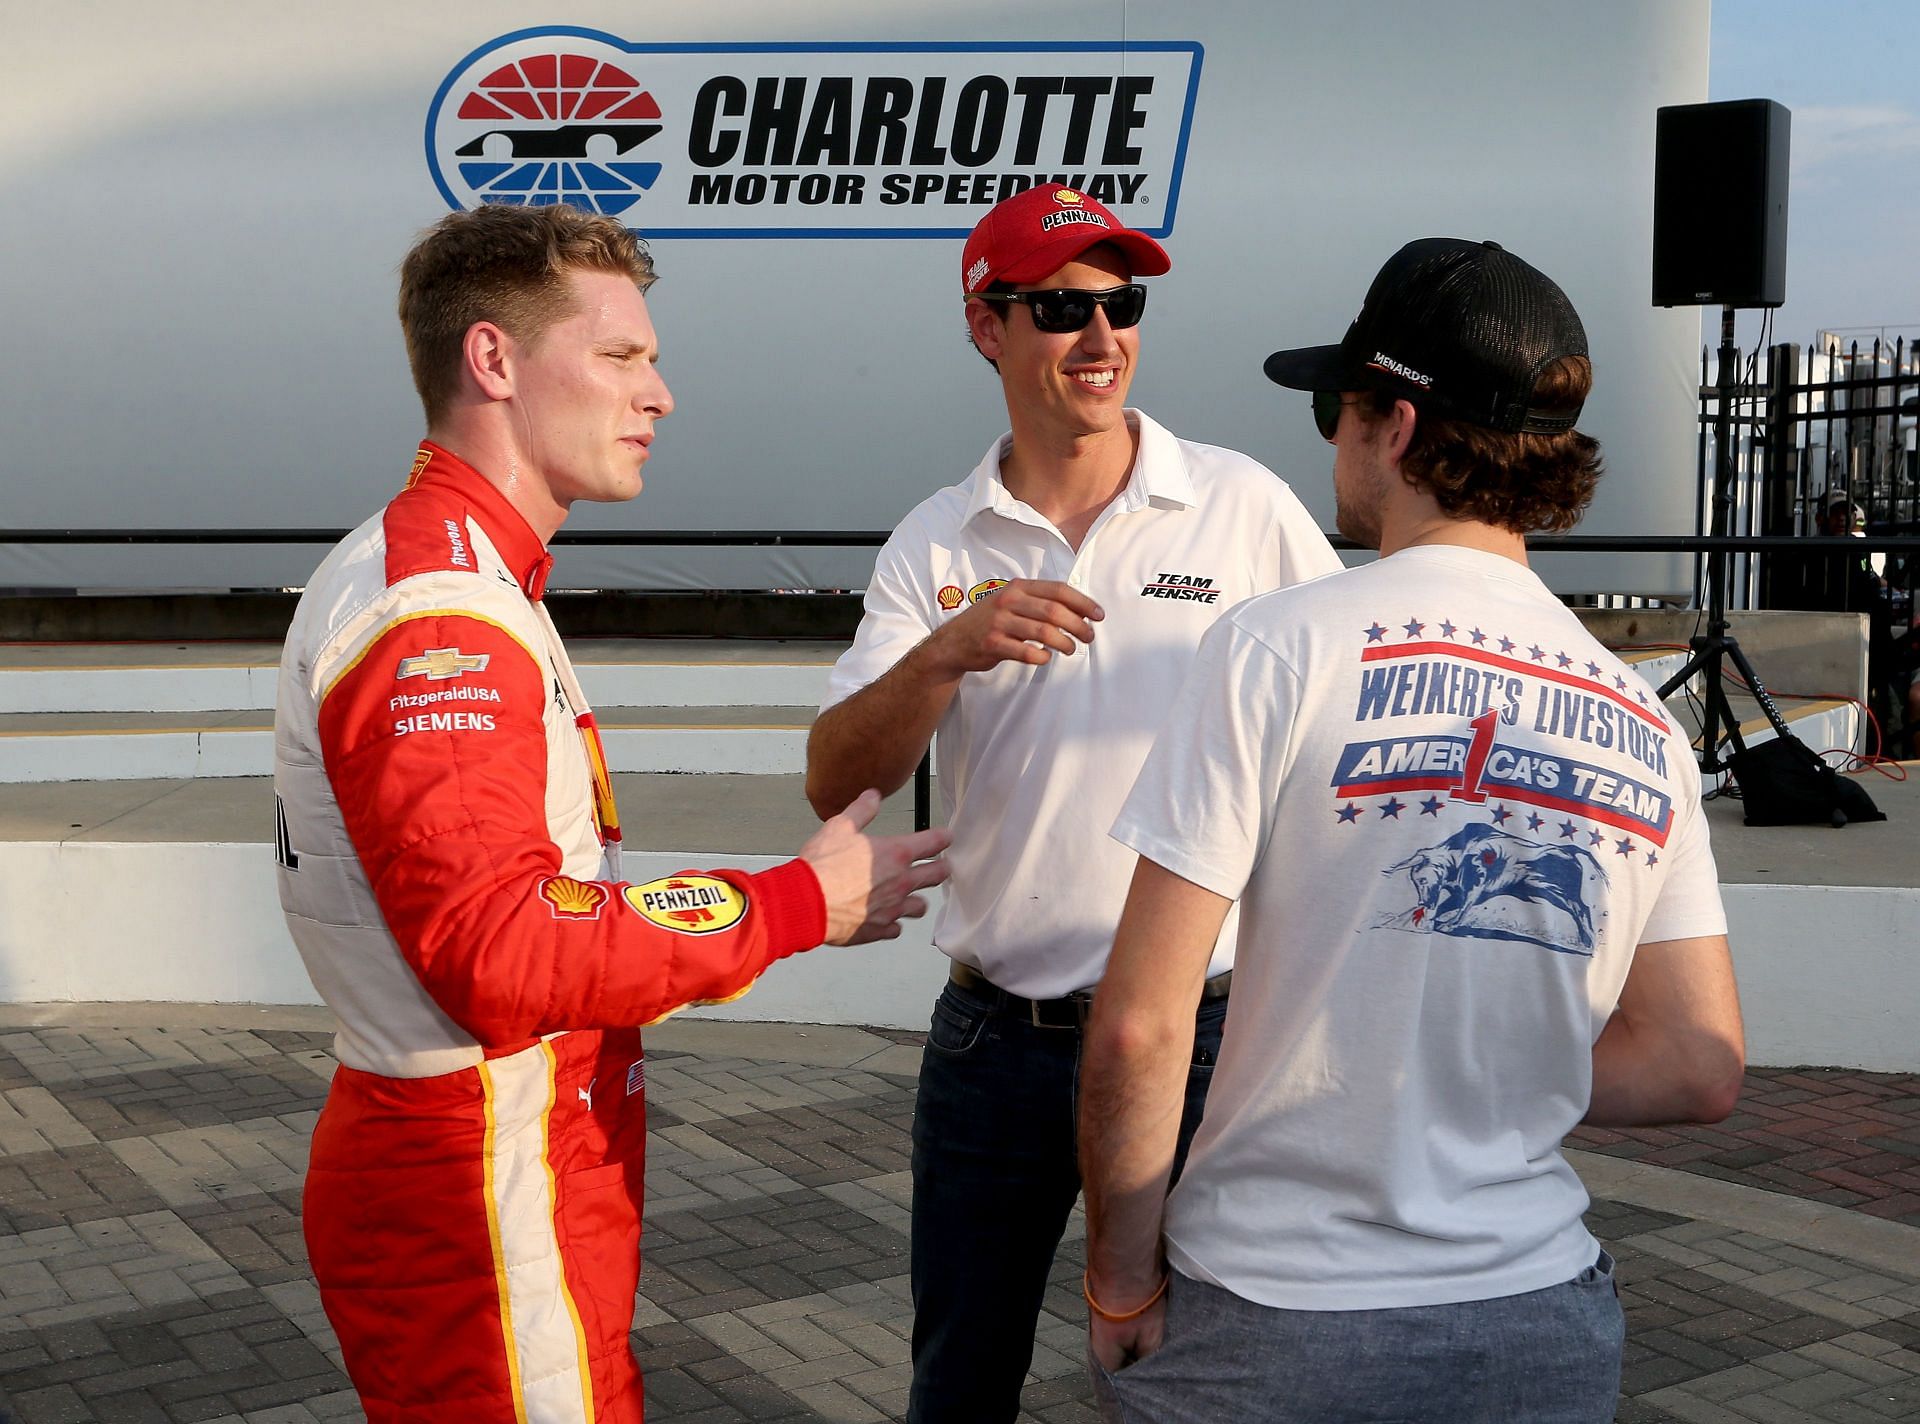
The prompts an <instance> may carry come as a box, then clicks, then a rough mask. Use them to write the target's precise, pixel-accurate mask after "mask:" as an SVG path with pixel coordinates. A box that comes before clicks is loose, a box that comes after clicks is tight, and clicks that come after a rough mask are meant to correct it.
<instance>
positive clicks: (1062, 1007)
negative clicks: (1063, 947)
mask: <svg viewBox="0 0 1920 1424" xmlns="http://www.w3.org/2000/svg"><path fill="white" fill-rule="evenodd" d="M947 978H948V979H949V980H950V981H951V982H952V983H953V984H954V986H955V987H956V988H960V989H964V990H966V991H967V992H968V993H969V994H972V995H973V996H974V997H975V998H979V999H984V1000H986V1001H987V1002H988V1003H990V1004H992V1005H993V1007H994V1010H995V1012H997V1013H1010V1014H1012V1015H1013V1016H1014V1017H1015V1018H1022V1019H1025V1020H1026V1021H1027V1022H1028V1023H1030V1024H1032V1025H1033V1026H1034V1027H1035V1028H1082V1027H1084V1026H1085V1025H1086V1022H1087V1014H1088V1012H1089V1011H1090V1010H1091V1009H1092V1008H1093V990H1091V989H1077V990H1075V991H1074V992H1073V993H1071V994H1068V995H1066V996H1065V997H1064V998H1059V999H1023V998H1021V997H1020V996H1019V995H1018V994H1009V993H1008V992H1007V991H1006V990H1005V989H1002V988H1001V987H1000V986H999V985H998V984H995V983H994V982H993V981H992V980H990V979H988V978H987V976H986V975H984V974H982V973H981V972H980V971H979V970H978V969H975V968H974V967H973V966H972V965H971V964H962V963H961V962H960V961H959V960H957V959H956V960H954V961H952V964H951V967H950V968H949V969H948V971H947ZM1232 987H1233V971H1232V970H1231V969H1229V970H1227V971H1226V972H1225V973H1221V974H1216V975H1214V976H1213V978H1211V979H1209V980H1207V982H1206V983H1205V984H1203V985H1201V986H1200V1002H1201V1003H1203V1004H1205V1003H1210V1002H1212V1001H1213V1000H1215V999H1224V998H1226V997H1227V991H1228V990H1229V989H1231V988H1232Z"/></svg>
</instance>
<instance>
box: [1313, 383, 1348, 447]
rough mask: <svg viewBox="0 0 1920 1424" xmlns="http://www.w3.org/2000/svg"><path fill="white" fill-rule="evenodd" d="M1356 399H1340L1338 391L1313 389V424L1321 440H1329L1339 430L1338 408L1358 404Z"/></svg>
mask: <svg viewBox="0 0 1920 1424" xmlns="http://www.w3.org/2000/svg"><path fill="white" fill-rule="evenodd" d="M1358 404H1359V402H1358V401H1350V400H1343V399H1341V396H1340V392H1338V391H1315V392H1314V393H1313V424H1314V428H1315V429H1316V430H1318V431H1319V432H1320V438H1321V439H1322V440H1331V439H1333V437H1334V436H1335V435H1336V434H1338V433H1339V430H1340V408H1341V407H1342V406H1347V405H1358Z"/></svg>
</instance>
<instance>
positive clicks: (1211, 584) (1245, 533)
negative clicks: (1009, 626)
mask: <svg viewBox="0 0 1920 1424" xmlns="http://www.w3.org/2000/svg"><path fill="white" fill-rule="evenodd" d="M1127 420H1128V422H1129V424H1130V425H1132V427H1133V428H1134V429H1135V431H1137V433H1138V435H1139V452H1138V455H1137V457H1136V459H1135V461H1134V467H1133V473H1132V475H1131V476H1130V477H1129V479H1128V481H1127V486H1126V489H1125V490H1123V491H1122V492H1121V494H1120V495H1119V496H1118V497H1117V498H1116V499H1115V500H1114V501H1113V502H1112V503H1111V504H1109V505H1108V506H1107V507H1106V508H1105V509H1104V510H1102V511H1101V512H1100V515H1099V517H1098V518H1097V519H1095V521H1094V523H1093V527H1092V528H1091V529H1090V530H1089V531H1088V532H1087V536H1086V538H1085V539H1084V540H1082V541H1081V545H1080V548H1079V550H1078V551H1076V550H1074V549H1073V548H1072V547H1071V546H1069V544H1068V543H1067V541H1066V539H1065V538H1064V537H1063V536H1062V535H1061V533H1060V531H1059V530H1057V529H1056V528H1054V526H1053V524H1052V523H1051V522H1050V521H1048V520H1047V519H1045V518H1043V517H1042V516H1041V515H1040V514H1038V513H1036V512H1035V511H1034V510H1033V509H1031V508H1030V507H1028V506H1027V505H1026V504H1024V503H1022V502H1021V501H1020V500H1018V499H1015V498H1014V497H1013V496H1012V495H1011V494H1009V493H1008V492H1007V488H1006V486H1005V485H1003V484H1002V483H1001V482H1000V463H1001V460H1002V459H1003V458H1004V457H1005V454H1006V451H1007V448H1008V444H1009V440H1010V438H1011V437H1009V436H1002V437H1001V438H1000V439H999V440H997V441H995V442H994V444H993V447H992V448H991V449H989V450H988V451H987V453H986V456H985V457H984V458H983V459H982V460H981V461H980V464H979V465H978V466H977V467H975V469H974V471H973V473H972V474H971V475H969V476H968V477H967V478H966V479H965V480H963V481H962V482H961V483H959V484H957V485H952V486H949V487H948V488H946V489H943V490H941V491H940V492H939V493H938V494H935V495H934V496H933V497H932V498H930V499H928V500H926V501H925V502H924V503H922V504H921V505H920V506H919V507H918V508H916V509H915V510H914V511H913V512H912V513H911V514H909V515H908V516H907V517H906V518H905V519H904V520H903V521H901V523H900V526H899V527H898V528H897V529H895V530H894V532H893V537H892V538H891V539H889V540H888V541H887V544H886V547H885V548H883V549H882V550H881V551H880V557H879V560H878V562H877V564H876V566H875V568H874V572H873V581H872V584H871V585H870V587H869V588H868V590H867V597H866V616H865V617H864V618H863V619H862V620H861V623H860V630H859V633H858V635H857V636H856V637H855V640H854V644H853V647H852V648H850V649H849V650H848V651H847V652H846V654H845V655H844V656H842V657H841V659H840V661H839V662H838V663H836V664H835V666H834V669H833V675H832V678H831V681H830V682H829V685H828V692H827V699H826V702H825V703H824V704H823V710H824V708H825V707H831V706H833V705H834V704H836V703H838V702H841V701H843V700H845V699H846V698H848V697H850V696H852V695H853V694H854V693H855V692H857V691H859V690H860V689H861V688H862V687H865V686H866V685H867V684H868V683H870V682H872V681H873V680H874V679H876V678H878V677H879V676H881V675H882V674H883V673H885V672H886V671H887V670H888V669H889V668H891V667H892V666H893V665H894V664H895V663H896V662H898V661H899V660H900V658H901V657H903V656H904V655H905V654H906V653H907V652H908V651H909V650H911V649H912V648H913V647H914V646H915V645H916V644H918V643H919V642H920V641H921V640H922V639H924V638H925V637H927V635H928V634H930V633H932V632H933V631H934V629H935V628H937V627H939V626H940V624H941V623H942V622H943V621H944V620H945V619H948V618H951V617H954V616H956V615H957V614H958V613H959V612H960V611H961V610H962V609H964V608H966V607H967V606H969V604H971V603H973V602H976V601H978V600H979V599H981V598H985V597H988V596H989V595H990V594H991V592H992V591H993V590H994V589H995V588H997V587H999V586H1000V585H1001V584H1002V583H1005V582H1007V581H1009V580H1012V579H1022V578H1024V579H1055V580H1059V581H1061V582H1064V583H1068V584H1071V585H1072V586H1073V587H1075V588H1078V589H1081V590H1082V591H1084V592H1085V593H1087V594H1088V595H1090V596H1091V597H1092V598H1093V599H1094V600H1095V601H1096V602H1098V603H1099V604H1100V606H1101V607H1102V608H1103V609H1105V610H1106V615H1107V616H1106V619H1105V621H1104V622H1101V623H1099V624H1096V625H1095V633H1094V640H1093V642H1092V644H1091V645H1088V646H1082V647H1078V648H1077V649H1076V651H1075V652H1074V653H1073V654H1072V655H1071V656H1061V655H1059V654H1056V655H1055V656H1053V657H1052V658H1050V659H1049V660H1048V661H1047V662H1046V663H1045V664H1044V665H1043V666H1040V667H1034V666H1032V665H1030V664H1027V663H1016V662H1007V663H1001V664H1000V665H999V666H998V667H996V668H994V669H992V670H991V671H989V672H975V673H968V674H967V675H966V677H965V678H964V679H963V680H962V681H961V684H960V689H959V691H958V692H957V693H956V694H955V695H954V699H953V701H952V703H951V704H950V705H949V706H948V708H947V711H946V714H945V716H944V717H942V718H941V721H940V726H939V730H938V740H937V742H936V748H937V750H936V753H935V755H936V757H937V759H938V769H939V773H940V787H941V796H942V800H943V801H944V802H945V805H946V812H947V820H948V825H949V826H950V827H951V829H952V831H953V848H952V850H951V851H949V852H948V860H949V861H950V862H951V864H952V867H953V876H952V880H951V881H950V883H949V884H948V886H947V889H946V895H945V900H944V903H943V906H942V909H941V912H940V918H939V921H938V923H937V924H936V925H935V927H934V942H935V943H936V944H937V945H938V946H939V947H940V948H941V949H942V950H943V951H945V952H946V953H947V954H948V955H950V956H952V957H953V958H955V959H957V960H960V961H961V962H962V963H965V964H970V965H972V966H973V967H974V968H976V969H978V970H979V971H980V972H981V973H982V974H984V975H986V977H987V978H988V979H990V980H992V981H993V982H994V983H995V984H997V985H999V986H1000V987H1001V988H1003V989H1006V990H1008V991H1009V992H1011V993H1015V994H1022V995H1025V996H1026V997H1028V998H1035V999H1045V998H1054V997H1057V996H1059V995H1062V994H1067V993H1071V992H1072V991H1074V990H1076V989H1085V988H1088V987H1090V986H1092V985H1093V984H1095V983H1097V982H1098V981H1099V978H1100V975H1101V973H1102V971H1103V970H1104V969H1105V967H1106V962H1107V953H1108V951H1109V950H1110V949H1111V948H1112V945H1113V932H1114V928H1115V927H1116V926H1117V925H1118V923H1119V919H1120V909H1121V906H1122V904H1123V903H1124V901H1125V899H1126V893H1127V886H1128V884H1129V883H1130V882H1131V880H1132V877H1133V867H1134V859H1135V857H1134V854H1133V852H1131V851H1130V850H1128V849H1126V848H1125V847H1124V846H1121V845H1119V844H1118V843H1117V842H1115V841H1113V840H1111V839H1110V838H1109V837H1108V836H1107V834H1106V831H1107V828H1108V827H1109V826H1110V825H1111V824H1112V823H1113V818H1114V816H1115V814H1116V813H1117V812H1118V811H1119V809H1120V805H1121V803H1122V801H1124V800H1125V798H1126V794H1127V790H1128V788H1129V787H1130V786H1131V785H1132V784H1133V778H1134V774H1135V773H1136V772H1137V771H1138V770H1139V768H1140V764H1141V762H1142V761H1143V760H1144V759H1145V757H1146V754H1147V751H1148V749H1149V748H1150V747H1151V746H1152V745H1153V740H1154V736H1155V734H1156V733H1157V732H1158V731H1159V730H1160V724H1161V719H1162V715H1163V713H1164V712H1165V711H1166V708H1167V706H1168V704H1169V703H1170V702H1171V701H1172V699H1173V696H1174V694H1175V693H1176V692H1178V691H1179V688H1180V684H1181V681H1182V680H1183V679H1184V677H1185V676H1186V672H1187V668H1188V665H1189V664H1190V663H1191V662H1192V660H1193V655H1194V651H1195V649H1196V647H1197V646H1198V644H1199V642H1200V638H1201V635H1202V634H1204V633H1205V632H1206V631H1207V629H1208V628H1209V627H1211V626H1212V625H1213V623H1214V621H1215V620H1216V619H1217V618H1219V616H1220V615H1221V614H1222V613H1225V612H1226V611H1227V610H1228V609H1229V608H1231V607H1233V606H1234V605H1235V604H1237V603H1239V602H1240V601H1241V600H1243V599H1245V598H1249V597H1251V596H1252V595H1254V594H1256V593H1263V592H1266V591H1268V590H1271V589H1276V588H1283V587H1286V586H1287V585H1290V584H1294V583H1298V582H1300V581H1302V580H1304V579H1310V578H1316V577H1318V576H1319V575H1321V574H1325V573H1331V572H1333V571H1334V570H1336V569H1338V568H1339V567H1340V562H1339V559H1338V558H1337V557H1336V556H1335V554H1334V552H1333V549H1332V547H1331V546H1330V545H1329V544H1328V543H1327V540H1326V537H1325V536H1324V535H1322V534H1321V532H1320V530H1319V528H1318V527H1317V526H1316V525H1315V524H1314V522H1313V519H1312V516H1310V515H1309V514H1308V513H1307V511H1306V509H1305V508H1304V507H1303V506H1302V505H1301V503H1300V501H1299V499H1298V498H1296V497H1295V495H1294V493H1293V491H1292V490H1291V489H1289V488H1288V487H1287V486H1286V484H1285V483H1283V482H1282V481H1281V480H1280V478H1279V477H1278V476H1277V475H1275V474H1274V473H1273V472H1272V471H1271V470H1269V469H1267V468H1266V467H1265V466H1264V465H1261V464H1260V463H1259V462H1257V461H1255V460H1251V459H1249V458H1248V457H1247V456H1245V455H1241V454H1238V453H1236V452H1234V451H1232V450H1222V449H1219V448H1218V447H1216V446H1211V445H1195V444H1192V443H1190V442H1188V441H1185V440H1178V439H1175V438H1174V436H1173V435H1171V434H1170V433H1168V432H1167V431H1166V430H1165V429H1163V428H1162V427H1161V426H1159V425H1157V424H1155V423H1154V422H1153V421H1152V420H1150V419H1149V418H1148V417H1147V416H1145V415H1143V414H1141V413H1140V412H1139V411H1137V410H1128V411H1127ZM1234 933H1235V925H1234V921H1233V920H1232V919H1231V918H1230V919H1229V920H1228V923H1227V925H1226V927H1225V929H1224V930H1223V932H1222V934H1221V937H1220V942H1219V945H1218V947H1217V948H1216V950H1215V953H1214V960H1213V966H1212V968H1211V969H1210V970H1209V971H1208V972H1209V973H1219V972H1220V971H1222V970H1224V969H1227V968H1230V967H1232V964H1233V946H1234Z"/></svg>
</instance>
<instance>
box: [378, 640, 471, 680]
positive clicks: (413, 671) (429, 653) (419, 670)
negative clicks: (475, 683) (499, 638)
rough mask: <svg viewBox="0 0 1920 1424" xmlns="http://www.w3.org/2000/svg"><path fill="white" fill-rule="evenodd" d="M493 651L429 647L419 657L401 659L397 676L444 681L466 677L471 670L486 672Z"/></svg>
mask: <svg viewBox="0 0 1920 1424" xmlns="http://www.w3.org/2000/svg"><path fill="white" fill-rule="evenodd" d="M492 659H493V654H492V653H463V652H461V651H460V650H459V649H458V648H428V649H427V650H426V652H424V653H422V654H421V655H420V656H419V657H417V658H402V659H400V670H399V672H398V673H396V674H395V676H397V677H424V678H425V679H426V680H427V681H428V682H444V681H446V680H447V679H448V678H450V677H465V676H466V675H467V674H468V673H470V672H485V671H486V670H487V664H488V663H489V662H490V661H492Z"/></svg>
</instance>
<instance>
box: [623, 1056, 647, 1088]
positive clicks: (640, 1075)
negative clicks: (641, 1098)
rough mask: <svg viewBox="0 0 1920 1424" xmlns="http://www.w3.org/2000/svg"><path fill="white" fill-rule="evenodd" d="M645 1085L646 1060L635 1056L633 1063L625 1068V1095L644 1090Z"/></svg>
mask: <svg viewBox="0 0 1920 1424" xmlns="http://www.w3.org/2000/svg"><path fill="white" fill-rule="evenodd" d="M646 1086H647V1060H646V1059H644V1058H636V1059H634V1060H633V1065H632V1066H631V1067H630V1068H628V1069H627V1096H628V1097H632V1096H633V1095H634V1094H635V1093H639V1092H644V1091H645V1090H646Z"/></svg>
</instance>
